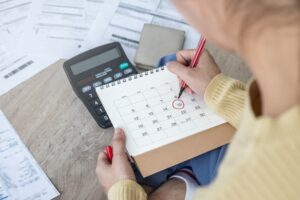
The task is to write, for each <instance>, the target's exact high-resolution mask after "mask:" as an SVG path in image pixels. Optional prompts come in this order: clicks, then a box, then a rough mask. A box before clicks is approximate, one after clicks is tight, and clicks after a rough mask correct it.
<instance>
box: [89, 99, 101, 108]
mask: <svg viewBox="0 0 300 200" xmlns="http://www.w3.org/2000/svg"><path fill="white" fill-rule="evenodd" d="M91 104H92V106H94V107H97V106H99V105H100V101H99V100H98V99H95V100H93V101H92V103H91Z"/></svg>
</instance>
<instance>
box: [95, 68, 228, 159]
mask: <svg viewBox="0 0 300 200" xmlns="http://www.w3.org/2000/svg"><path fill="white" fill-rule="evenodd" d="M123 80H124V81H119V82H115V83H112V84H109V85H106V86H103V87H98V88H97V89H96V91H97V94H98V96H99V97H100V100H101V102H102V104H103V105H104V108H105V110H106V112H107V113H108V116H109V118H110V120H111V122H112V124H113V126H114V127H115V128H117V127H120V128H123V129H124V130H125V133H126V136H127V150H128V152H129V154H130V155H132V156H136V155H140V154H142V153H144V152H147V151H149V150H152V149H155V148H158V147H160V146H162V145H165V144H169V143H171V142H174V141H176V140H179V139H182V138H184V137H187V136H190V135H193V134H195V133H199V132H201V131H204V130H207V129H209V128H212V127H215V126H217V125H220V124H223V123H225V121H224V120H223V119H221V118H220V117H219V116H217V115H216V114H215V113H213V112H212V111H211V110H209V109H208V108H207V106H206V105H205V103H204V101H203V99H202V97H200V96H198V95H195V94H193V95H188V94H183V95H182V97H181V98H180V99H177V97H176V95H178V92H179V84H178V80H177V77H176V76H175V75H174V74H172V73H171V72H169V71H168V70H167V69H164V68H161V69H157V70H155V71H152V73H151V72H146V73H143V74H141V75H137V76H136V78H134V77H131V78H127V79H123ZM200 134H201V133H200Z"/></svg>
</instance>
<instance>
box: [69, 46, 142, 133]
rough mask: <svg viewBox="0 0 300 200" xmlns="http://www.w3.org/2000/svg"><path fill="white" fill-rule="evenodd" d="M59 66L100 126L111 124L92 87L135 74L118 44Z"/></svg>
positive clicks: (96, 49) (104, 47) (90, 52)
mask: <svg viewBox="0 0 300 200" xmlns="http://www.w3.org/2000/svg"><path fill="white" fill-rule="evenodd" d="M63 66H64V70H65V72H66V74H67V76H68V79H69V81H70V83H71V86H72V88H73V90H74V91H75V93H76V95H77V96H78V97H79V98H80V99H81V101H82V102H83V103H84V105H85V106H86V108H87V109H88V110H89V112H90V113H91V115H92V116H93V117H94V119H95V120H96V122H97V124H98V125H99V126H100V127H102V128H109V127H111V126H112V124H111V122H110V120H109V117H108V115H107V114H106V112H105V110H104V108H103V106H102V104H101V102H100V100H99V98H98V96H97V94H96V90H95V88H96V87H99V86H101V85H105V84H108V83H110V82H113V81H116V80H119V79H122V78H125V77H128V76H131V75H134V74H137V73H138V72H137V70H136V69H135V67H134V66H133V65H132V64H131V63H130V61H129V60H128V58H127V56H126V54H125V52H124V50H123V48H122V46H121V45H120V43H118V42H113V43H110V44H106V45H103V46H100V47H97V48H94V49H91V50H89V51H86V52H84V53H81V54H79V55H77V56H75V57H73V58H71V59H69V60H67V61H66V62H64V65H63Z"/></svg>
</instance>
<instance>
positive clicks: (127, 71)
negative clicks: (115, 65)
mask: <svg viewBox="0 0 300 200" xmlns="http://www.w3.org/2000/svg"><path fill="white" fill-rule="evenodd" d="M119 69H120V71H119V72H116V73H114V74H112V75H109V76H107V77H104V78H103V79H101V80H98V81H95V82H92V83H90V85H85V86H83V87H82V88H81V91H82V93H83V94H84V95H85V98H86V100H87V102H88V104H89V105H90V106H91V107H92V109H93V110H94V113H95V114H96V116H98V117H97V119H96V120H97V121H98V122H99V123H100V124H102V125H104V127H109V126H111V122H110V120H109V117H108V115H107V114H106V112H105V110H104V108H103V106H102V104H101V102H100V99H99V98H98V96H97V94H96V90H95V88H96V87H99V86H101V85H103V84H107V83H110V82H112V81H116V80H119V79H121V78H123V77H127V76H130V75H131V74H133V73H136V71H134V70H133V69H132V68H131V67H129V65H128V63H121V64H120V66H119Z"/></svg>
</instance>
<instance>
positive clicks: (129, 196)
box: [107, 180, 147, 200]
mask: <svg viewBox="0 0 300 200" xmlns="http://www.w3.org/2000/svg"><path fill="white" fill-rule="evenodd" d="M107 196H108V199H109V200H119V199H120V200H135V199H138V200H147V194H146V192H145V191H144V189H143V188H142V187H141V186H140V185H139V184H138V183H137V182H135V181H133V180H121V181H119V182H117V183H115V184H114V185H113V186H112V187H111V188H110V189H109V191H108V194H107Z"/></svg>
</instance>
